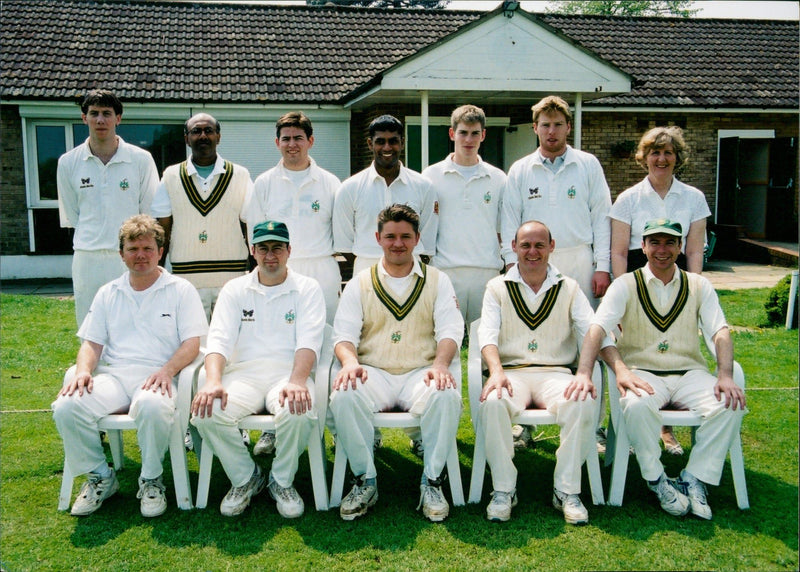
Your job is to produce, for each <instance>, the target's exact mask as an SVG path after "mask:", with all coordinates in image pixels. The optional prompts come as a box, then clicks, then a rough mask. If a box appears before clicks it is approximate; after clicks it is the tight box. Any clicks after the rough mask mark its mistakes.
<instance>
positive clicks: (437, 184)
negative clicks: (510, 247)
mask: <svg viewBox="0 0 800 572" xmlns="http://www.w3.org/2000/svg"><path fill="white" fill-rule="evenodd" d="M422 176H423V177H427V178H428V179H430V181H431V185H432V187H433V189H434V191H435V192H436V197H437V200H438V201H439V228H438V230H437V233H436V255H435V256H434V258H433V260H431V264H432V265H434V266H436V267H437V268H445V269H446V268H458V267H464V266H466V267H473V268H490V269H493V270H499V269H500V268H502V266H503V260H502V259H501V258H500V243H499V241H498V240H497V235H498V234H499V232H500V205H501V204H502V201H503V187H504V186H505V182H506V175H505V173H503V171H501V170H500V169H498V168H497V167H494V166H492V165H490V164H489V163H486V162H485V161H483V160H482V159H480V158H479V161H478V163H477V165H475V170H474V174H472V175H471V176H470V177H469V179H467V178H465V177H464V175H463V174H462V172H461V170H460V169H459V166H458V165H456V163H455V162H454V161H453V156H452V154H451V155H449V156H448V157H447V158H445V159H444V161H440V162H439V163H436V164H435V165H431V166H430V167H428V168H427V169H425V170H424V171H423V172H422Z"/></svg>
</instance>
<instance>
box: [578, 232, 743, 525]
mask: <svg viewBox="0 0 800 572" xmlns="http://www.w3.org/2000/svg"><path fill="white" fill-rule="evenodd" d="M681 242H682V228H681V224H680V223H678V222H675V221H673V220H670V219H653V220H650V221H648V222H647V223H646V224H645V227H644V231H643V232H642V251H643V252H644V254H645V256H646V257H647V264H646V265H645V266H643V267H642V268H639V269H637V270H635V271H633V272H628V273H627V274H623V275H622V276H619V277H617V279H616V280H614V282H613V283H612V284H611V286H610V287H609V289H608V293H607V294H606V296H605V298H603V302H602V303H601V304H600V307H599V308H598V309H597V314H595V317H594V319H593V320H592V325H591V327H590V329H589V333H588V334H587V335H586V338H585V339H584V342H583V349H582V350H581V359H580V367H579V368H578V373H577V375H576V380H577V382H578V383H586V380H587V379H589V377H590V376H591V371H592V367H593V366H594V361H595V359H596V357H597V354H598V350H599V347H600V340H601V339H602V338H603V336H604V335H606V334H608V333H610V332H612V331H613V330H615V328H616V327H617V325H618V324H619V325H620V326H621V329H622V333H621V335H620V336H619V338H618V339H617V344H616V347H614V346H611V347H607V348H604V349H603V352H602V357H603V360H604V361H605V362H606V363H607V364H608V365H609V367H611V369H612V370H613V371H614V373H615V374H616V377H617V387H618V388H619V393H620V407H621V409H622V415H623V417H624V419H625V425H626V427H627V428H628V435H629V436H630V440H631V445H632V446H633V449H634V451H635V452H636V460H637V461H638V462H639V469H640V471H641V473H642V477H643V478H644V479H645V480H646V481H647V486H648V488H649V489H650V490H651V491H653V492H654V493H655V494H656V496H657V497H658V500H659V502H660V504H661V508H662V509H664V510H665V511H666V512H667V513H669V514H671V515H673V516H683V515H684V514H686V513H687V512H689V511H691V512H692V514H694V515H695V516H697V517H699V518H702V519H706V520H710V519H711V507H710V506H709V505H708V500H707V499H706V484H712V485H717V484H719V480H720V476H721V474H722V467H723V465H724V464H725V456H726V455H727V451H728V449H729V448H730V444H731V441H732V440H733V439H734V437H735V436H736V435H738V433H739V429H740V427H741V424H742V417H743V416H744V413H745V407H746V405H747V403H746V400H745V395H744V389H743V388H741V387H739V386H738V385H736V383H735V382H734V380H733V342H732V341H731V334H730V330H729V328H728V324H727V323H726V321H725V315H724V314H723V313H722V308H721V307H720V305H719V300H718V298H717V293H716V292H715V291H714V287H713V286H712V285H711V282H709V281H708V279H707V278H705V277H703V276H701V275H699V274H695V273H693V272H685V271H683V270H681V269H680V268H678V266H677V264H676V260H677V259H678V255H679V254H680V253H681ZM698 329H699V330H700V331H701V332H702V335H703V337H704V338H705V339H706V340H712V341H713V343H714V347H715V353H716V361H717V372H716V374H712V373H710V372H709V371H708V367H707V366H706V360H705V358H704V357H703V355H702V354H701V353H700V344H699V340H698V337H697V332H698ZM668 403H672V404H673V405H675V406H676V407H677V408H678V409H689V410H691V411H693V412H695V413H697V414H698V415H699V416H700V417H701V418H702V419H703V421H702V423H701V424H700V426H699V427H698V428H697V432H696V435H695V437H696V440H695V444H694V446H693V447H692V452H691V454H690V455H689V462H688V463H687V465H686V468H685V469H683V470H682V471H681V473H680V476H679V478H678V480H677V481H676V480H674V479H670V478H668V477H667V475H666V473H665V472H664V465H662V464H661V460H660V458H661V447H660V446H659V437H660V435H661V415H660V414H659V410H660V409H661V408H662V407H664V406H665V405H667V404H668Z"/></svg>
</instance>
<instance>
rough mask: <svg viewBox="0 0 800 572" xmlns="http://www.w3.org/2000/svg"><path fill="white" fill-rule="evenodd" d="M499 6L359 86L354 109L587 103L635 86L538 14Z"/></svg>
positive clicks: (351, 103) (350, 103)
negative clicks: (542, 99) (552, 98)
mask: <svg viewBox="0 0 800 572" xmlns="http://www.w3.org/2000/svg"><path fill="white" fill-rule="evenodd" d="M515 14H516V16H517V17H512V18H509V17H506V16H504V15H503V13H502V11H500V10H495V11H494V12H490V13H489V14H487V15H486V16H485V17H484V18H481V19H479V20H476V21H475V22H473V23H471V24H469V25H467V26H464V27H463V28H461V29H460V30H458V31H457V32H455V33H453V34H451V35H450V36H448V37H446V38H444V39H442V40H441V41H439V42H436V43H435V44H433V45H432V46H430V47H428V48H425V49H423V50H421V51H419V52H417V53H416V54H414V55H413V56H411V57H409V58H407V59H405V60H403V61H401V62H399V63H398V64H396V65H394V66H392V67H391V68H389V69H388V70H386V71H384V72H383V73H381V74H380V75H379V76H377V77H376V78H374V80H373V81H372V82H370V83H369V84H367V85H365V86H363V89H362V90H357V91H356V92H355V93H353V94H351V97H350V98H348V101H347V102H346V105H347V106H348V107H354V108H359V107H364V106H366V105H371V104H375V103H383V102H408V103H410V102H418V101H419V99H420V92H422V91H425V92H427V93H428V101H429V102H430V103H437V102H442V103H445V102H446V103H452V102H453V101H454V99H457V100H459V101H471V102H473V103H482V104H492V103H494V104H519V103H530V101H531V99H532V97H533V96H536V95H537V94H541V95H546V94H561V95H565V96H568V97H567V99H571V98H572V95H573V94H575V93H581V94H582V95H583V100H584V101H590V100H592V99H596V98H600V97H606V96H608V95H611V94H615V93H627V92H630V90H631V84H632V81H633V80H632V78H631V76H630V75H628V74H626V73H625V72H623V71H621V70H620V69H619V68H617V67H616V66H614V65H613V64H611V63H609V62H608V61H606V60H603V59H601V58H599V57H598V56H597V55H596V54H594V53H592V52H589V51H587V50H585V49H584V48H582V47H581V46H579V45H577V44H576V43H575V42H574V41H572V40H570V39H568V38H567V37H565V36H564V35H563V34H561V33H559V32H558V31H556V30H554V29H553V28H551V27H550V26H548V25H546V24H545V23H543V22H542V21H540V20H539V19H538V18H537V17H536V16H535V15H533V14H529V13H527V12H523V11H517V12H516V13H515Z"/></svg>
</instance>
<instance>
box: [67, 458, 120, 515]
mask: <svg viewBox="0 0 800 572" xmlns="http://www.w3.org/2000/svg"><path fill="white" fill-rule="evenodd" d="M118 490H119V481H117V474H116V473H115V472H114V469H111V475H110V476H108V477H105V478H103V477H101V476H100V475H98V474H96V473H89V475H88V478H87V479H86V482H85V483H83V486H82V487H81V491H80V492H79V493H78V498H76V499H75V502H74V503H73V505H72V510H71V511H70V513H71V514H72V515H73V516H87V515H90V514H92V513H93V512H94V511H96V510H97V509H98V508H100V505H102V504H103V501H104V500H106V499H107V498H108V497H110V496H111V495H113V494H114V493H115V492H117V491H118Z"/></svg>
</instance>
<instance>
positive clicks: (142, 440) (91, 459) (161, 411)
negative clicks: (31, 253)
mask: <svg viewBox="0 0 800 572" xmlns="http://www.w3.org/2000/svg"><path fill="white" fill-rule="evenodd" d="M163 245H164V229H162V228H161V226H160V225H159V224H158V223H157V222H156V221H155V220H153V219H152V218H151V217H149V216H147V215H136V216H133V217H131V218H130V219H128V220H127V221H125V222H124V224H123V225H122V227H121V228H120V229H119V252H118V254H117V256H119V257H120V258H121V259H122V261H123V262H124V264H125V266H127V268H128V270H127V272H125V273H124V274H123V275H122V276H120V277H119V278H117V279H115V280H112V281H111V282H109V283H108V284H106V285H105V286H103V287H102V288H100V290H99V291H98V292H97V295H96V296H95V298H94V301H93V302H92V306H91V310H90V311H89V313H88V315H87V316H86V319H85V320H84V321H83V323H82V324H81V327H80V329H79V330H78V337H80V338H81V340H82V343H81V347H80V350H79V351H78V358H77V360H76V365H75V366H73V367H72V368H70V369H69V371H67V373H66V375H65V376H64V386H63V388H62V389H61V391H60V392H59V394H58V398H57V399H56V401H55V402H53V405H52V407H53V419H54V420H55V423H56V427H57V428H58V432H59V433H60V434H61V438H62V439H63V441H64V456H65V458H66V463H67V465H68V466H69V468H70V472H71V473H72V474H74V475H81V474H84V473H88V474H89V478H88V480H87V481H86V483H85V484H84V485H83V488H81V492H80V493H79V494H78V498H77V499H76V501H75V503H74V504H73V505H72V514H73V515H76V516H85V515H88V514H91V513H93V512H94V511H96V510H97V509H98V508H100V505H101V504H102V503H103V501H104V500H105V499H107V498H108V497H110V496H111V495H112V494H114V493H115V492H116V491H117V490H118V488H119V483H118V482H117V477H116V475H115V473H114V470H113V469H111V468H109V466H108V463H107V462H106V457H105V453H104V452H103V445H102V443H101V441H100V435H99V433H98V430H97V420H98V419H100V418H101V417H103V416H105V415H109V414H111V413H116V412H118V411H125V410H126V409H127V410H128V414H129V415H130V416H131V417H133V418H134V420H135V421H136V426H137V437H138V440H139V447H140V448H141V450H142V471H141V475H140V477H139V493H138V497H139V498H140V499H141V512H142V515H143V516H147V517H151V516H158V515H160V514H162V513H163V512H164V511H165V510H166V508H167V499H166V496H165V494H164V491H165V488H164V484H163V483H162V480H161V473H162V463H163V460H164V454H165V453H166V451H167V447H168V444H169V434H170V429H171V427H172V423H174V422H175V419H176V417H177V416H176V413H175V389H174V388H173V384H172V380H173V378H174V377H175V376H176V375H177V374H178V373H179V372H180V370H181V369H183V368H184V367H186V366H187V365H188V364H189V363H191V361H192V360H194V358H195V357H196V356H197V353H198V351H199V349H200V337H201V336H204V335H205V334H206V331H207V330H208V323H207V322H206V318H205V315H204V314H203V306H202V304H201V303H200V297H199V296H198V295H197V291H196V290H195V289H194V288H193V287H192V285H191V284H189V283H188V282H187V281H186V280H184V279H182V278H179V277H177V276H173V275H172V274H170V273H169V272H167V271H166V270H164V269H163V268H161V267H160V266H158V261H159V258H160V257H161V252H162V249H163Z"/></svg>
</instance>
